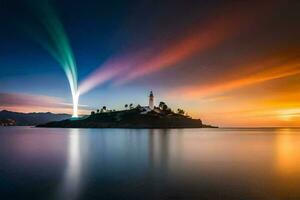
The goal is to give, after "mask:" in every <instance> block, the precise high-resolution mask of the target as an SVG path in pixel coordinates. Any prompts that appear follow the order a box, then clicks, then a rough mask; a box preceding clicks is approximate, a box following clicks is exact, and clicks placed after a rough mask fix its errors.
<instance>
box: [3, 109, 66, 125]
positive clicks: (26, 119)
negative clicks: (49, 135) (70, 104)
mask: <svg viewBox="0 0 300 200" xmlns="http://www.w3.org/2000/svg"><path fill="white" fill-rule="evenodd" d="M69 118H71V115H68V114H54V113H50V112H47V113H20V112H11V111H7V110H2V111H0V120H13V121H15V122H16V125H18V126H35V125H37V124H43V123H47V122H51V121H61V120H65V119H69Z"/></svg>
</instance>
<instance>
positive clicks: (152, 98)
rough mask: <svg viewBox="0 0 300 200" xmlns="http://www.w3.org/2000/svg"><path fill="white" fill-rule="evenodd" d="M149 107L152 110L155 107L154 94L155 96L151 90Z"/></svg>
mask: <svg viewBox="0 0 300 200" xmlns="http://www.w3.org/2000/svg"><path fill="white" fill-rule="evenodd" d="M149 108H150V109H151V110H153V109H154V96H153V92H152V91H150V95H149Z"/></svg>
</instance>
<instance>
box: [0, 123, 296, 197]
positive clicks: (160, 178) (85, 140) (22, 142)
mask: <svg viewBox="0 0 300 200" xmlns="http://www.w3.org/2000/svg"><path fill="white" fill-rule="evenodd" d="M0 199H8V200H10V199H22V200H24V199H30V200H35V199H38V200H43V199H46V200H47V199H49V200H51V199H64V200H76V199H128V200H136V199H222V200H223V199H270V200H274V199H300V129H170V130H148V129H143V130H135V129H45V128H43V129H41V128H30V127H5V128H0Z"/></svg>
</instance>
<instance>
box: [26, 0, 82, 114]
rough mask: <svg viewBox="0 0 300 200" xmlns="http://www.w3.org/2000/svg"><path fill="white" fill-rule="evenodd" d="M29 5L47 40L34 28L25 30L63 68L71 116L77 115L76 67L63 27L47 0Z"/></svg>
mask: <svg viewBox="0 0 300 200" xmlns="http://www.w3.org/2000/svg"><path fill="white" fill-rule="evenodd" d="M31 5H32V6H33V7H34V11H35V12H36V14H37V17H38V19H39V20H40V22H41V25H42V26H43V28H44V29H45V30H46V32H47V35H48V40H45V39H43V38H42V37H41V36H40V35H39V33H37V32H34V30H29V29H27V30H28V31H29V33H30V34H31V35H32V36H33V37H35V39H36V41H38V42H39V43H40V44H41V45H42V46H43V47H44V48H45V49H46V50H47V51H48V52H49V53H50V54H51V55H52V56H53V57H54V58H55V59H56V61H57V62H58V63H59V64H60V66H61V67H62V69H63V70H64V72H65V74H66V77H67V79H68V82H69V86H70V89H71V94H72V100H73V117H78V100H79V93H78V90H77V80H78V77H77V67H76V62H75V58H74V55H73V51H72V48H71V46H70V43H69V40H68V37H67V35H66V33H65V30H64V27H63V25H62V23H61V22H60V20H59V18H58V17H57V15H56V13H55V11H54V10H53V9H52V8H51V6H50V5H49V4H48V1H40V2H36V3H35V2H31Z"/></svg>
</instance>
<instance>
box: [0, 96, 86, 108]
mask: <svg viewBox="0 0 300 200" xmlns="http://www.w3.org/2000/svg"><path fill="white" fill-rule="evenodd" d="M80 107H84V106H80ZM0 109H1V110H4V109H6V110H12V111H20V112H48V111H49V112H67V113H71V112H72V104H70V103H68V102H65V101H64V100H63V99H61V98H57V97H50V96H44V95H31V94H23V93H22V94H21V93H0Z"/></svg>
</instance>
